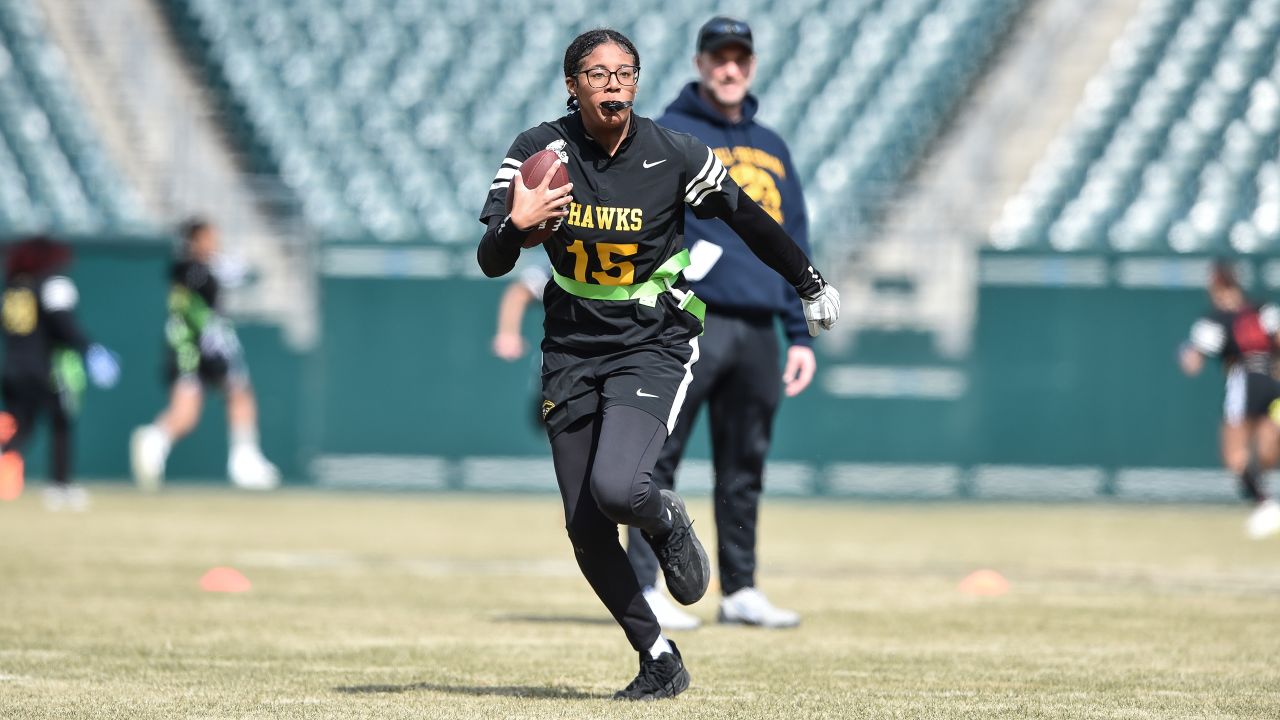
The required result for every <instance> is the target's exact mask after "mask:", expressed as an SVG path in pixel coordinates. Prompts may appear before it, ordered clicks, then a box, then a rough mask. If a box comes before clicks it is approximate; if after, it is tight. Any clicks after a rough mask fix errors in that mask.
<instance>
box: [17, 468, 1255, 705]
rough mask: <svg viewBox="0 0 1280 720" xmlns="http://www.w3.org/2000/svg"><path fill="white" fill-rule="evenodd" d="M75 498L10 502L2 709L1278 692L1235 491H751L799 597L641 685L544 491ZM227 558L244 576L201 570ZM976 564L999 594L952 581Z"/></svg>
mask: <svg viewBox="0 0 1280 720" xmlns="http://www.w3.org/2000/svg"><path fill="white" fill-rule="evenodd" d="M94 501H95V504H94V508H93V510H92V511H90V512H89V513H87V514H82V515H71V514H49V513H46V512H45V511H44V510H43V509H42V508H41V507H40V504H39V502H38V496H37V495H36V494H34V493H30V492H29V493H28V494H27V495H26V496H24V497H23V498H22V499H21V500H20V501H18V502H16V503H11V504H6V505H0V543H2V549H0V717H3V718H60V719H61V718H304V717H305V718H639V717H644V718H681V719H684V718H745V719H748V720H753V719H756V718H770V719H773V718H780V719H782V718H861V717H867V718H1030V717H1043V718H1162V719H1163V718H1181V717H1196V718H1215V717H1251V718H1276V717H1280V539H1276V540H1271V541H1264V542H1250V541H1247V540H1245V539H1244V537H1243V532H1242V521H1243V513H1244V509H1243V507H1189V508H1184V507H1169V506H1165V507H1137V506H1121V507H1116V506H1101V505H1099V506H1070V507H1035V506H1014V505H966V504H947V505H914V506H913V505H870V506H868V505H859V504H853V503H818V502H787V501H771V502H769V503H767V504H766V507H765V511H764V517H763V521H762V526H763V537H764V543H763V547H762V556H763V558H762V559H763V565H764V571H763V572H762V574H761V584H762V587H764V589H766V590H767V591H768V592H769V593H770V595H771V597H772V598H773V599H774V600H775V601H776V602H778V603H779V604H780V605H783V606H786V607H792V608H795V609H797V610H799V611H801V612H802V613H803V614H804V622H803V624H802V626H801V627H800V628H799V629H797V630H791V631H785V630H783V631H761V630H752V629H746V628H733V627H719V626H716V625H715V624H714V623H712V624H710V625H709V626H706V627H704V628H702V629H700V630H697V631H694V632H688V633H679V634H675V635H673V637H674V638H675V639H677V641H678V642H679V643H680V645H681V648H682V650H683V651H684V654H685V658H686V661H687V663H688V666H689V669H690V672H691V673H692V676H693V685H692V687H691V688H690V690H689V691H688V692H687V693H685V694H684V695H682V696H681V697H679V698H678V699H676V700H674V701H664V702H661V703H657V704H643V705H635V704H621V703H613V702H611V701H609V700H607V699H606V698H608V696H609V695H610V694H611V693H612V692H613V691H614V690H615V689H617V688H619V687H621V686H622V685H624V684H626V682H627V681H629V680H630V678H631V676H632V675H633V674H634V672H635V664H636V658H635V655H634V654H633V653H632V652H631V650H630V649H629V648H628V647H627V645H626V643H625V641H624V639H623V636H622V633H621V632H620V630H618V628H617V627H616V626H614V624H613V623H612V621H611V620H609V618H608V616H607V615H606V614H605V613H604V611H603V608H602V607H601V606H600V605H599V603H598V601H597V600H596V599H595V597H594V596H593V595H592V594H591V592H590V590H589V589H588V588H587V585H586V583H585V581H584V580H582V578H581V577H580V576H579V574H578V571H577V568H576V566H575V565H574V563H573V560H572V556H571V552H570V549H569V545H568V542H567V540H565V539H564V536H563V531H562V529H561V524H562V518H561V516H560V510H559V504H558V500H557V499H556V498H555V497H553V496H538V497H507V496H478V495H364V494H338V493H332V494H326V493H321V492H305V491H292V492H281V493H279V494H275V495H269V496H248V495H243V494H236V493H232V492H230V491H221V490H212V489H210V490H198V491H197V490H188V491H176V492H170V493H167V494H163V495H160V496H156V497H143V496H139V495H136V494H135V493H133V492H131V491H127V490H124V489H109V488H105V487H104V488H101V489H96V490H95V495H94ZM690 508H691V511H692V512H693V513H694V517H695V519H696V521H697V522H698V525H697V527H698V528H699V529H700V530H702V531H703V533H704V534H705V535H706V536H709V535H710V534H711V533H710V529H711V522H710V515H709V506H708V504H707V503H706V502H705V501H700V500H698V499H695V501H694V502H692V503H690ZM220 565H230V566H234V567H236V568H238V569H239V570H241V571H242V572H243V573H244V574H245V575H246V576H248V578H249V579H250V580H251V581H252V582H253V589H252V590H251V591H250V592H248V593H244V594H239V595H227V594H210V593H204V592H201V591H200V590H199V588H198V580H199V578H200V576H201V575H202V574H203V573H204V571H205V570H207V569H209V568H211V567H214V566H220ZM984 567H990V568H995V569H997V570H999V571H1001V572H1002V573H1004V574H1005V575H1006V576H1007V577H1008V578H1009V581H1010V583H1011V590H1010V592H1009V593H1008V594H1007V595H1005V596H1003V597H999V598H978V597H971V596H966V595H962V594H961V593H960V592H959V591H958V590H957V584H958V583H959V581H960V580H961V578H963V577H964V576H965V575H966V574H967V573H969V572H970V571H972V570H975V569H978V568H984ZM716 593H717V590H716V587H715V586H714V584H713V586H712V590H711V592H710V593H709V595H708V598H709V599H707V600H704V601H703V602H701V603H700V604H699V605H697V606H695V607H694V611H695V612H696V613H697V614H699V615H701V616H702V617H703V618H704V619H708V620H713V619H714V616H715V602H714V600H713V598H714V597H715V595H716Z"/></svg>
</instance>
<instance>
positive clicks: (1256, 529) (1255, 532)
mask: <svg viewBox="0 0 1280 720" xmlns="http://www.w3.org/2000/svg"><path fill="white" fill-rule="evenodd" d="M1278 531H1280V503H1277V502H1276V501H1275V500H1263V501H1262V502H1260V503H1258V506H1257V507H1256V508H1254V509H1253V512H1252V513H1250V514H1249V519H1248V520H1247V521H1245V524H1244V532H1245V534H1246V535H1248V536H1249V538H1250V539H1253V540H1261V539H1263V538H1265V537H1269V536H1271V535H1274V534H1276V532H1278Z"/></svg>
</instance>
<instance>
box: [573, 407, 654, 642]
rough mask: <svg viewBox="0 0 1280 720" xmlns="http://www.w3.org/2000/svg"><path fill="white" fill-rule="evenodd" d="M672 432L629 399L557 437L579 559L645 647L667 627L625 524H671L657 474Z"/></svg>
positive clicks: (630, 632)
mask: <svg viewBox="0 0 1280 720" xmlns="http://www.w3.org/2000/svg"><path fill="white" fill-rule="evenodd" d="M666 439H667V427H666V425H665V423H664V422H663V421H661V420H659V419H658V418H656V417H654V416H653V415H651V414H649V413H648V412H645V411H644V410H641V409H639V408H635V407H631V406H628V405H612V406H609V407H607V408H604V409H603V410H601V411H600V412H597V413H595V414H594V415H588V416H586V417H583V418H580V419H579V420H577V421H576V422H574V423H573V424H571V425H570V426H569V427H567V428H566V429H564V430H563V431H561V432H558V433H556V434H555V435H553V436H552V438H551V457H552V460H553V461H554V462H555V468H556V480H557V482H559V484H560V497H561V499H562V500H564V517H565V529H566V530H568V532H569V540H570V541H571V542H572V543H573V550H574V555H575V556H576V558H577V560H578V567H579V568H581V569H582V574H583V575H584V576H586V578H587V582H588V583H589V584H590V585H591V589H593V590H595V592H596V595H597V596H598V597H599V598H600V600H601V601H602V602H604V605H605V607H607V608H608V609H609V613H610V614H612V615H613V619H614V620H617V621H618V624H619V625H621V626H622V630H623V632H625V633H626V634H627V640H629V641H630V642H631V646H632V647H633V648H635V649H636V650H637V651H644V650H648V649H649V648H650V647H652V646H653V644H654V643H655V642H657V640H658V635H659V633H660V632H661V629H660V628H659V627H658V621H657V619H656V618H654V616H653V612H652V611H651V610H650V609H649V605H648V604H647V603H646V602H645V600H644V595H643V594H642V593H641V591H640V585H639V584H638V583H636V576H635V573H634V572H633V571H632V569H631V564H630V563H629V562H627V554H626V552H625V551H624V550H623V549H622V545H621V544H620V543H619V542H618V525H630V526H632V527H633V528H639V529H640V530H644V531H646V532H648V533H651V534H665V533H666V532H668V531H669V530H670V522H669V520H668V519H667V517H666V515H665V514H664V513H663V510H662V498H661V496H660V494H659V490H658V487H657V486H656V485H654V483H653V482H652V480H651V475H652V473H653V465H654V463H655V462H657V460H658V453H659V452H660V451H661V450H662V444H663V442H665V441H666ZM641 542H644V541H643V540H641Z"/></svg>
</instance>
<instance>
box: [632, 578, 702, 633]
mask: <svg viewBox="0 0 1280 720" xmlns="http://www.w3.org/2000/svg"><path fill="white" fill-rule="evenodd" d="M644 599H645V602H647V603H649V609H650V610H652V611H653V615H654V617H656V618H658V624H659V625H661V626H662V629H663V630H693V629H696V628H697V627H698V626H699V625H701V624H702V621H701V620H699V619H698V618H697V617H695V616H693V615H690V614H689V613H687V612H685V611H683V610H681V609H680V608H678V607H676V606H675V603H673V602H671V601H670V600H668V599H667V596H666V595H665V594H664V593H663V592H662V591H661V590H658V589H657V588H649V589H647V590H645V591H644Z"/></svg>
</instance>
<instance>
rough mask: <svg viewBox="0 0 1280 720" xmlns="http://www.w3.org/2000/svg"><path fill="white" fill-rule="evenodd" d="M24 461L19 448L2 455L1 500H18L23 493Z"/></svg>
mask: <svg viewBox="0 0 1280 720" xmlns="http://www.w3.org/2000/svg"><path fill="white" fill-rule="evenodd" d="M22 485H23V462H22V456H21V455H19V454H18V451H17V450H10V451H9V452H7V453H4V454H3V455H0V500H3V501H8V500H17V499H18V496H20V495H22Z"/></svg>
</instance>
